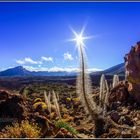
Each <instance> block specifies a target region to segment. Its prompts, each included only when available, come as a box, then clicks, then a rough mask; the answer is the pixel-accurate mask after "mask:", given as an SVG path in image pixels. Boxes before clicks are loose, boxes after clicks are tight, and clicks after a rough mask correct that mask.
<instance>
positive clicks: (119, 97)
mask: <svg viewBox="0 0 140 140" xmlns="http://www.w3.org/2000/svg"><path fill="white" fill-rule="evenodd" d="M128 98H129V92H128V83H127V82H122V81H121V82H120V83H119V84H118V85H117V86H116V87H114V88H113V89H112V90H111V92H110V95H109V103H110V104H112V103H114V102H121V103H123V102H127V100H128Z"/></svg>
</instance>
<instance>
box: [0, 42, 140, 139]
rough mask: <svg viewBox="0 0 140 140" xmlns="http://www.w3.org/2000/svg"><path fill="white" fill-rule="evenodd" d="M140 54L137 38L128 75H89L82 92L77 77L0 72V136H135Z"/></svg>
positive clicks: (139, 124)
mask: <svg viewBox="0 0 140 140" xmlns="http://www.w3.org/2000/svg"><path fill="white" fill-rule="evenodd" d="M139 54H140V44H139V43H137V45H136V46H135V47H133V48H132V49H131V51H130V52H129V54H127V55H126V56H125V68H126V71H127V75H126V79H125V77H124V76H119V75H104V74H102V75H96V76H95V75H92V76H91V89H92V90H91V93H90V95H86V97H84V96H83V97H80V95H81V96H82V93H81V92H82V91H80V93H79V94H77V92H78V91H77V80H76V79H77V77H75V76H72V77H71V76H69V77H1V78H0V123H1V125H0V127H1V128H0V137H1V138H7V137H9V138H19V137H20V138H25V137H26V138H27V137H28V138H33V137H36V138H39V137H45V138H97V137H99V138H139V137H140V102H139V99H140V98H139V97H140V95H139V85H140V81H139V78H138V76H139V73H140V69H139V65H138V64H139V63H138V62H140V59H139V58H138V57H135V56H138V55H139ZM132 62H133V65H132ZM136 67H137V69H136ZM131 71H133V72H131ZM81 80H82V79H81ZM80 82H81V81H80ZM80 84H82V85H83V83H80ZM86 84H87V83H86ZM79 86H80V90H81V88H83V87H81V85H79ZM84 86H85V85H84ZM78 88H79V87H78ZM85 88H86V86H85ZM26 130H27V131H26Z"/></svg>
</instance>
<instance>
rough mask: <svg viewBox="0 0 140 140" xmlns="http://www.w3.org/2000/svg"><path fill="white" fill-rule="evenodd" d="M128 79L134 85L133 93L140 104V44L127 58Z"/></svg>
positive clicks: (133, 48)
mask: <svg viewBox="0 0 140 140" xmlns="http://www.w3.org/2000/svg"><path fill="white" fill-rule="evenodd" d="M125 68H126V78H127V79H128V81H129V82H130V83H131V84H132V88H131V93H132V96H133V97H134V99H135V100H136V101H137V102H138V103H140V42H137V44H136V45H135V46H134V47H132V48H131V50H130V52H129V53H128V54H127V55H126V56H125Z"/></svg>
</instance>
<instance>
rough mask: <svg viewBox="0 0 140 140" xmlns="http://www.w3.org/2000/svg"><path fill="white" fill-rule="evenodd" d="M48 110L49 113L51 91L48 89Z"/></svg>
mask: <svg viewBox="0 0 140 140" xmlns="http://www.w3.org/2000/svg"><path fill="white" fill-rule="evenodd" d="M48 110H49V112H50V113H51V93H50V91H49V94H48Z"/></svg>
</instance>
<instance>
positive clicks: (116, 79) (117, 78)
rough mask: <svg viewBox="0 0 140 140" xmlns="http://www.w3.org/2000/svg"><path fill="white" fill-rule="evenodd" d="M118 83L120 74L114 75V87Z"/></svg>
mask: <svg viewBox="0 0 140 140" xmlns="http://www.w3.org/2000/svg"><path fill="white" fill-rule="evenodd" d="M118 83H119V76H118V75H114V77H113V85H112V86H113V88H114V87H115V86H117V85H118Z"/></svg>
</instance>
